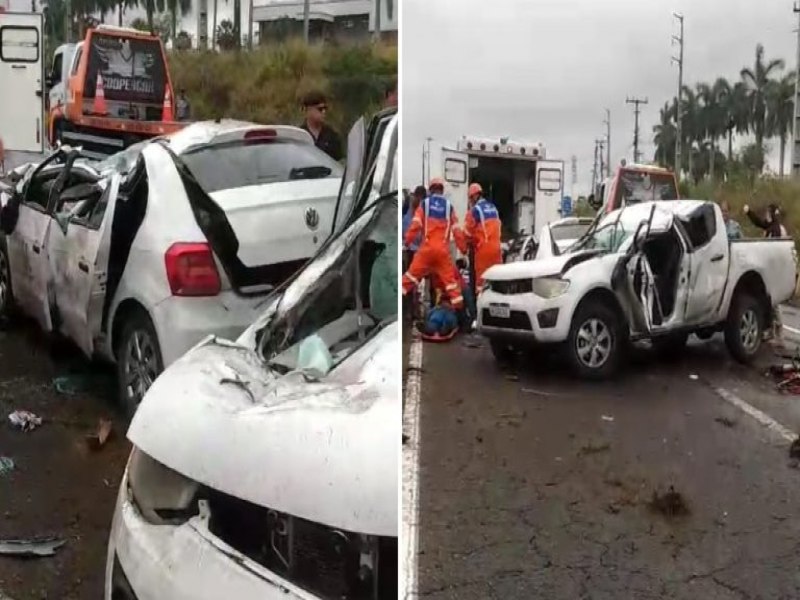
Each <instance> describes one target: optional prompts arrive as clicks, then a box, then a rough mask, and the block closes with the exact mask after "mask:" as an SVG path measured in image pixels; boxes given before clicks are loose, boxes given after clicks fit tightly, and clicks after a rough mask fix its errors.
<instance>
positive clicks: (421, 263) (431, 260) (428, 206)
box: [403, 195, 465, 309]
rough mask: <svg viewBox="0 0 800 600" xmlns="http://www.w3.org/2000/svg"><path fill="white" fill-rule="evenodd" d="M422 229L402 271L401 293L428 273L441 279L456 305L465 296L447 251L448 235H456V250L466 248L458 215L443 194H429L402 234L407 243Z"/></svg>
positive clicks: (451, 300)
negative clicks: (409, 263)
mask: <svg viewBox="0 0 800 600" xmlns="http://www.w3.org/2000/svg"><path fill="white" fill-rule="evenodd" d="M420 233H422V241H421V243H420V245H419V250H417V252H416V253H415V254H414V259H413V260H412V261H411V265H410V266H409V267H408V271H406V272H405V273H404V274H403V295H406V294H407V293H408V292H410V291H411V290H413V289H414V288H415V287H416V286H418V285H419V284H420V282H421V281H422V280H423V279H424V278H425V277H428V276H432V277H433V278H434V280H436V281H437V282H440V284H441V285H442V286H443V287H444V290H445V292H446V293H447V296H448V298H450V304H452V305H453V308H455V309H459V308H460V307H461V306H462V305H463V303H464V298H463V296H462V295H461V282H460V281H458V280H457V279H456V278H455V276H454V272H455V269H454V268H453V257H452V256H451V255H450V238H451V235H452V236H453V238H454V239H455V242H456V245H457V246H458V248H459V250H462V251H463V248H465V243H464V234H463V232H462V231H461V229H460V228H459V226H458V217H456V212H455V210H454V209H453V206H452V205H451V204H450V202H449V201H448V200H447V198H445V197H444V196H438V195H431V196H428V197H427V198H425V200H423V201H422V202H421V203H420V205H419V206H418V207H417V210H416V212H415V213H414V219H413V220H412V221H411V226H410V227H409V228H408V231H407V232H406V237H405V243H406V245H408V246H410V245H411V244H412V243H413V242H415V241H416V240H417V239H418V237H419V234H420Z"/></svg>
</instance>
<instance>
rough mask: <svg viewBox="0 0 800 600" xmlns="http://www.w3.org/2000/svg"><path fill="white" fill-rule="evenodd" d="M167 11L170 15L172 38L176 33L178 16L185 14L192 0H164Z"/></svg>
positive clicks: (190, 6)
mask: <svg viewBox="0 0 800 600" xmlns="http://www.w3.org/2000/svg"><path fill="white" fill-rule="evenodd" d="M166 4H167V11H168V12H169V15H170V17H171V28H170V34H171V35H170V37H171V38H172V39H173V40H174V39H175V38H176V37H177V35H178V16H179V13H180V16H181V17H183V16H186V14H187V13H188V12H189V11H190V10H191V9H192V0H166Z"/></svg>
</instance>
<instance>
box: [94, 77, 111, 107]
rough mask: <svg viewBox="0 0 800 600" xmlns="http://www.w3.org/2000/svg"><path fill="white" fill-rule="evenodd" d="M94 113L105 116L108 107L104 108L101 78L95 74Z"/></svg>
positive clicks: (104, 95) (104, 96)
mask: <svg viewBox="0 0 800 600" xmlns="http://www.w3.org/2000/svg"><path fill="white" fill-rule="evenodd" d="M94 113H95V114H96V115H107V114H108V106H106V93H105V91H104V90H103V76H102V75H100V73H98V74H97V84H96V85H95V88H94Z"/></svg>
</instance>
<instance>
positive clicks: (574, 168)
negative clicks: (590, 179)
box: [569, 154, 578, 197]
mask: <svg viewBox="0 0 800 600" xmlns="http://www.w3.org/2000/svg"><path fill="white" fill-rule="evenodd" d="M576 183H578V157H577V156H575V155H574V154H573V155H572V185H571V186H570V188H569V193H570V195H571V196H573V197H574V196H575V184H576Z"/></svg>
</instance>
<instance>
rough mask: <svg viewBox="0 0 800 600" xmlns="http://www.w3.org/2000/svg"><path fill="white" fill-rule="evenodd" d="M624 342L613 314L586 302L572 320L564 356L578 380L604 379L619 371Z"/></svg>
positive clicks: (617, 321)
mask: <svg viewBox="0 0 800 600" xmlns="http://www.w3.org/2000/svg"><path fill="white" fill-rule="evenodd" d="M624 342H625V341H624V340H623V335H622V323H621V321H620V318H619V316H618V315H617V313H616V312H615V311H614V310H613V309H611V308H609V307H608V306H606V305H604V304H602V303H601V302H599V301H597V300H589V301H588V302H584V303H583V304H581V305H580V306H579V307H578V310H577V311H576V312H575V315H574V316H573V318H572V324H571V325H570V329H569V337H568V338H567V356H568V359H569V362H570V364H571V366H572V369H573V371H574V372H575V374H576V375H577V376H578V377H581V378H584V379H595V380H598V379H607V378H609V377H611V376H612V375H614V374H615V373H616V372H617V369H618V368H619V361H620V355H621V354H622V350H623V348H624V346H625V343H624Z"/></svg>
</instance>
